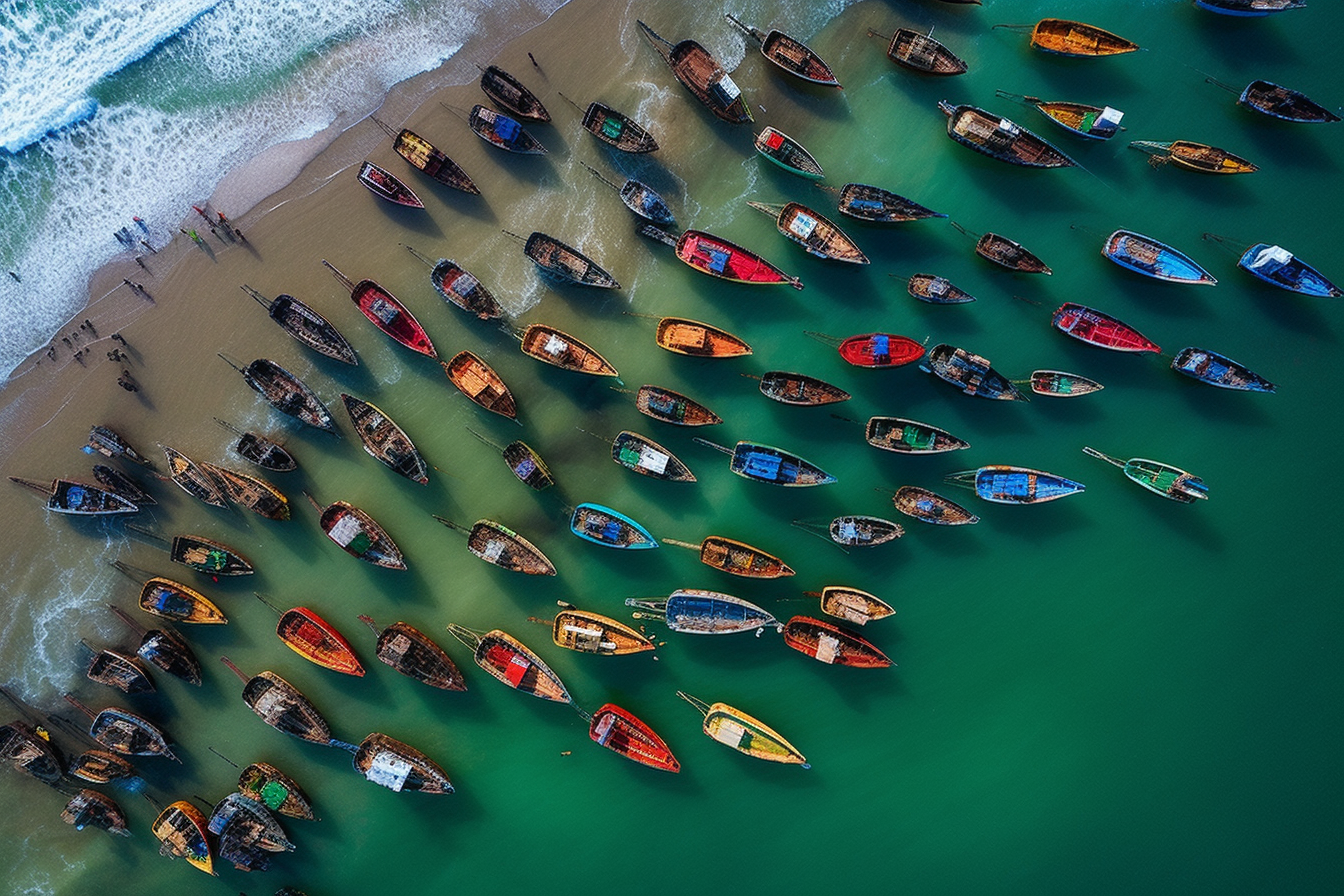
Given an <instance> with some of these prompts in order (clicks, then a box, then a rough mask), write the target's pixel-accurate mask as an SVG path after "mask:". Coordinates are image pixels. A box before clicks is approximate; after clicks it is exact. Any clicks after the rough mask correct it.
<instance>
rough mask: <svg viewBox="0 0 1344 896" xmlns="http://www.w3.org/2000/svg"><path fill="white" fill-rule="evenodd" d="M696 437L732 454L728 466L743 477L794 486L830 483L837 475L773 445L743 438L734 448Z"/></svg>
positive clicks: (708, 444) (716, 448) (704, 443)
mask: <svg viewBox="0 0 1344 896" xmlns="http://www.w3.org/2000/svg"><path fill="white" fill-rule="evenodd" d="M695 441H697V442H699V443H700V444H701V445H704V446H706V447H708V448H713V449H714V450H716V451H721V452H723V453H724V454H728V455H731V459H730V460H729V462H728V469H730V470H732V471H733V472H734V473H736V474H737V475H739V476H741V477H742V478H743V479H751V480H754V481H756V482H764V483H767V484H769V485H785V486H792V487H803V486H810V485H830V484H831V483H833V482H835V481H836V479H835V477H834V476H832V475H831V474H830V473H827V472H826V471H825V470H823V469H821V467H818V466H817V465H816V464H814V463H811V462H810V461H806V460H804V459H803V458H801V457H799V456H798V455H796V454H790V453H789V452H787V451H784V450H782V449H780V448H776V447H774V446H773V445H764V444H761V443H759V442H745V441H744V442H738V443H737V444H736V445H735V446H733V447H732V448H725V447H724V446H722V445H716V444H714V443H713V442H710V441H707V440H705V439H701V438H697V439H696V440H695Z"/></svg>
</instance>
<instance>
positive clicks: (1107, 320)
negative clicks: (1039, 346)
mask: <svg viewBox="0 0 1344 896" xmlns="http://www.w3.org/2000/svg"><path fill="white" fill-rule="evenodd" d="M1050 323H1051V324H1053V325H1054V327H1055V329H1057V330H1059V331H1060V332H1061V333H1064V334H1066V335H1068V336H1072V337H1073V338H1074V339H1077V340H1080V341H1082V342H1086V343H1088V344H1089V345H1095V346H1097V347H1098V348H1108V349H1111V350H1112V351H1117V352H1161V351H1162V349H1161V348H1159V347H1158V345H1157V343H1155V342H1153V341H1152V340H1151V339H1149V338H1148V337H1147V336H1144V335H1143V334H1142V333H1140V332H1139V331H1138V330H1136V329H1134V328H1133V327H1131V326H1130V325H1129V324H1127V323H1124V322H1123V321H1121V320H1117V319H1116V318H1114V317H1111V316H1110V315H1109V314H1106V313H1104V312H1101V311H1098V310H1096V309H1095V308H1088V307H1087V306H1086V305H1079V304H1077V303H1075V302H1065V303H1064V304H1063V305H1060V306H1059V308H1058V309H1056V310H1055V314H1054V317H1052V318H1051V319H1050Z"/></svg>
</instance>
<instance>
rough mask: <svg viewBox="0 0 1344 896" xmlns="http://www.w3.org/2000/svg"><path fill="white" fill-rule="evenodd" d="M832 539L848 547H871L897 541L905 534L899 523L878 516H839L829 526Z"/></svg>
mask: <svg viewBox="0 0 1344 896" xmlns="http://www.w3.org/2000/svg"><path fill="white" fill-rule="evenodd" d="M829 532H830V536H831V541H833V542H835V543H836V544H842V545H845V546H847V547H871V546H873V545H879V544H886V543H887V542H889V541H895V540H896V539H898V538H900V537H901V536H902V535H904V534H905V528H904V527H903V526H901V525H900V524H899V523H893V522H892V521H891V520H884V519H882V518H881V517H876V516H858V515H851V516H838V517H836V518H835V519H833V520H831V525H830V526H829Z"/></svg>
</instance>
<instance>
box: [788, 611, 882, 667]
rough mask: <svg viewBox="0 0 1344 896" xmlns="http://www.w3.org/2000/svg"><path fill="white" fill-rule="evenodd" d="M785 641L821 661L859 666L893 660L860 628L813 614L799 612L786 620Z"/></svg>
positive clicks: (876, 664)
mask: <svg viewBox="0 0 1344 896" xmlns="http://www.w3.org/2000/svg"><path fill="white" fill-rule="evenodd" d="M784 643H785V644H787V645H789V646H790V647H792V648H793V649H794V650H797V651H798V652H800V653H805V654H807V655H808V656H810V657H812V659H814V660H816V661H817V662H820V663H830V664H833V665H836V666H854V667H855V668H858V669H885V668H887V667H888V666H890V665H891V664H892V663H891V660H890V659H888V658H887V655H886V654H885V653H883V652H882V651H880V650H878V649H877V648H876V647H875V646H873V645H872V644H871V643H870V642H869V641H868V640H867V639H866V638H864V637H863V636H862V635H860V634H858V633H857V632H852V631H850V630H849V629H847V628H842V627H840V626H838V625H833V624H831V623H829V622H823V621H822V620H820V619H813V618H812V617H810V616H795V617H793V618H792V619H790V620H789V621H788V622H786V623H785V624H784Z"/></svg>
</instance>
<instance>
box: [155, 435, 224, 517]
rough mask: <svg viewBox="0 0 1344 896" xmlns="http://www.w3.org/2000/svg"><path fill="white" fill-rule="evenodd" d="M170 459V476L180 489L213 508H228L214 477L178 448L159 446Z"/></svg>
mask: <svg viewBox="0 0 1344 896" xmlns="http://www.w3.org/2000/svg"><path fill="white" fill-rule="evenodd" d="M159 447H160V448H162V449H163V453H164V456H165V457H166V458H167V459H168V474H169V475H170V476H171V477H172V479H173V482H175V483H177V486H178V488H180V489H182V491H184V492H186V493H187V494H189V495H191V496H192V497H193V498H196V499H198V500H201V501H204V502H205V503H206V504H209V505H210V506H211V507H228V506H229V503H228V500H227V499H226V498H225V496H224V491H223V489H222V488H221V487H220V483H219V481H218V480H216V479H215V477H214V476H212V475H210V473H208V472H206V470H205V469H204V468H203V467H202V466H200V465H199V464H197V463H196V462H195V461H194V460H192V459H191V458H189V457H187V456H186V455H185V454H183V453H182V452H181V451H178V450H177V449H176V448H171V447H169V446H167V445H164V444H163V443H160V444H159Z"/></svg>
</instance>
